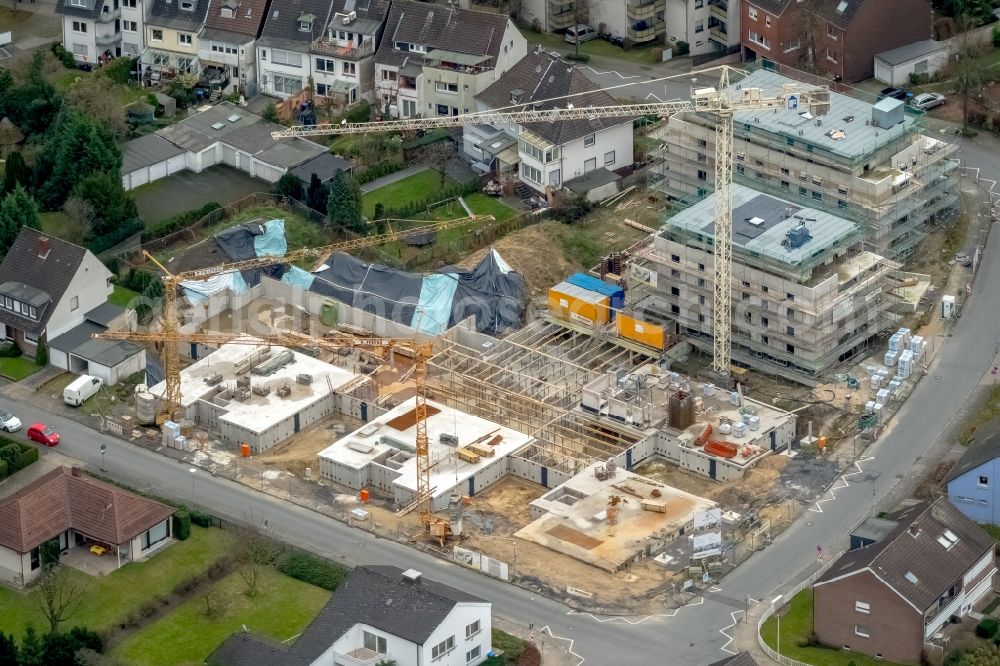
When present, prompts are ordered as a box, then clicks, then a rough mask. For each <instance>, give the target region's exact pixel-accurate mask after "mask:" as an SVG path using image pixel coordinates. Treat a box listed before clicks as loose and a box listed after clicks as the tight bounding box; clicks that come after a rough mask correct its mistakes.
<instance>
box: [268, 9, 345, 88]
mask: <svg viewBox="0 0 1000 666" xmlns="http://www.w3.org/2000/svg"><path fill="white" fill-rule="evenodd" d="M329 11H330V1H329V0H271V6H270V8H269V9H268V10H267V18H266V19H265V20H264V27H263V29H262V30H261V33H260V37H259V38H258V39H257V84H258V89H259V90H260V92H262V93H263V94H265V95H273V96H275V97H281V98H282V99H284V98H286V97H290V96H292V95H294V94H295V93H297V92H299V91H300V90H302V89H303V88H305V87H306V85H308V83H309V78H310V77H311V76H312V75H313V69H312V60H311V57H310V55H309V51H310V49H312V45H313V42H315V41H316V40H317V39H319V38H320V37H322V35H323V32H324V27H325V26H324V25H323V20H324V18H325V17H326V16H327V14H328V13H329Z"/></svg>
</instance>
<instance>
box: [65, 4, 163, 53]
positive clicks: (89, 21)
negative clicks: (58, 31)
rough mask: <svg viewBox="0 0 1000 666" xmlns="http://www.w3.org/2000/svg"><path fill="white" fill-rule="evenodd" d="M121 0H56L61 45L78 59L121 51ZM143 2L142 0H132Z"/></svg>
mask: <svg viewBox="0 0 1000 666" xmlns="http://www.w3.org/2000/svg"><path fill="white" fill-rule="evenodd" d="M119 1H120V0H58V2H57V3H56V13H57V14H59V15H60V16H61V17H62V44H63V48H65V49H66V50H67V51H69V52H70V53H72V54H73V57H74V58H75V59H76V61H77V62H85V63H91V64H96V63H97V62H98V60H99V59H100V58H101V57H102V56H104V57H108V56H113V57H117V56H120V55H122V53H123V51H122V8H121V6H120V5H119ZM132 1H133V2H143V1H144V0H132Z"/></svg>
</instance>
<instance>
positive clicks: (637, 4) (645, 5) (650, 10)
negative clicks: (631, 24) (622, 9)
mask: <svg viewBox="0 0 1000 666" xmlns="http://www.w3.org/2000/svg"><path fill="white" fill-rule="evenodd" d="M626 11H627V14H628V18H629V20H630V21H641V20H643V19H648V18H652V16H653V15H654V14H656V3H655V2H643V1H642V0H636V1H634V2H633V1H632V0H630V1H629V3H628V5H626Z"/></svg>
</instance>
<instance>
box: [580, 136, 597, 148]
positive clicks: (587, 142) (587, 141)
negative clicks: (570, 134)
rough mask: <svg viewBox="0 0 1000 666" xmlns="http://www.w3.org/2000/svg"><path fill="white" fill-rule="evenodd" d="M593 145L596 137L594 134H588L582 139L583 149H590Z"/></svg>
mask: <svg viewBox="0 0 1000 666" xmlns="http://www.w3.org/2000/svg"><path fill="white" fill-rule="evenodd" d="M595 143H597V135H596V134H588V135H587V136H585V137H583V147H584V148H590V147H591V146H593V145H594V144H595Z"/></svg>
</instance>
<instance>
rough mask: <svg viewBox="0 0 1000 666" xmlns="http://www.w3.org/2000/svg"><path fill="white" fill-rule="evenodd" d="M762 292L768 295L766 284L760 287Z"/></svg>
mask: <svg viewBox="0 0 1000 666" xmlns="http://www.w3.org/2000/svg"><path fill="white" fill-rule="evenodd" d="M760 290H761V291H762V292H764V293H765V294H766V293H767V285H766V284H762V285H761V286H760Z"/></svg>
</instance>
